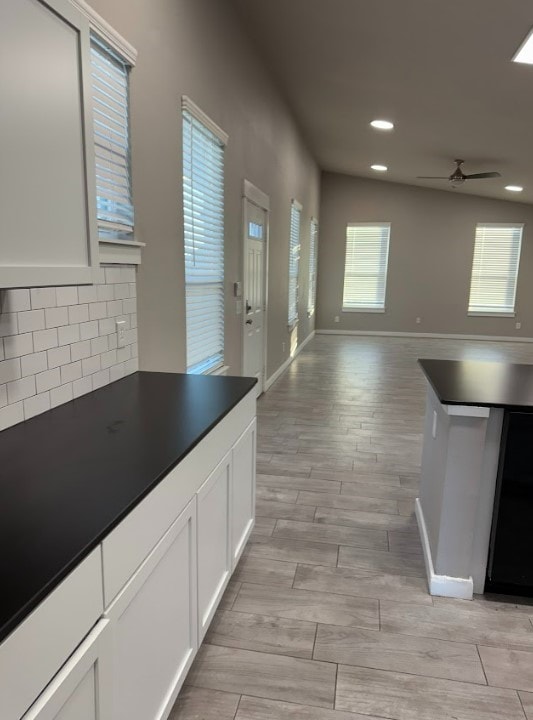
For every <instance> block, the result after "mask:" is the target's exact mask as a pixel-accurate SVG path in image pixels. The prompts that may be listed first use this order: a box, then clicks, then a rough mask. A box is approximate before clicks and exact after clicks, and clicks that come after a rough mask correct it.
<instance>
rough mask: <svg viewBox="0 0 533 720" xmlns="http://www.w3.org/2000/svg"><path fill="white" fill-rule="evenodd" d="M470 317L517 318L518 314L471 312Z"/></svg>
mask: <svg viewBox="0 0 533 720" xmlns="http://www.w3.org/2000/svg"><path fill="white" fill-rule="evenodd" d="M468 316H469V317H494V318H514V317H515V316H516V313H514V312H496V311H494V310H492V311H491V312H477V311H476V312H474V311H469V312H468Z"/></svg>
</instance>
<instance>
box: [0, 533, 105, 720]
mask: <svg viewBox="0 0 533 720" xmlns="http://www.w3.org/2000/svg"><path fill="white" fill-rule="evenodd" d="M102 612H103V588H102V563H101V554H100V548H99V547H98V548H96V549H95V550H93V552H92V553H91V554H90V555H89V556H88V557H87V558H86V559H85V560H84V561H83V562H82V563H81V564H80V565H79V566H78V567H77V568H76V569H75V570H73V571H72V572H71V573H70V575H69V576H68V577H66V578H65V580H63V582H62V583H61V584H60V585H59V586H58V587H57V588H56V589H55V590H54V591H53V592H52V593H51V594H50V595H49V596H48V597H47V598H46V599H45V600H43V602H42V603H41V604H40V605H38V606H37V608H35V610H34V611H33V612H32V613H31V615H29V616H28V617H27V618H26V620H24V622H23V623H22V624H21V625H19V626H18V628H17V629H16V630H15V631H14V632H13V633H12V634H11V635H9V637H8V638H7V639H6V640H5V641H4V642H3V643H2V645H0V718H2V720H19V718H20V717H21V715H23V714H24V712H25V711H26V710H27V709H28V708H29V706H30V705H31V704H32V703H33V702H34V700H35V699H36V698H37V696H38V695H39V694H40V693H41V692H42V690H43V689H44V687H45V686H46V685H47V684H48V683H49V682H50V680H52V678H53V677H54V675H55V674H56V673H57V671H58V670H59V669H60V668H61V666H62V665H63V664H64V663H65V662H66V660H67V658H68V657H69V656H70V655H71V654H72V652H73V651H74V650H75V649H76V647H77V646H78V645H79V644H80V642H81V640H82V639H83V638H84V637H85V636H86V635H87V633H88V632H89V631H90V629H91V628H92V627H93V625H94V624H95V623H96V622H97V620H98V618H99V617H100V615H101V614H102Z"/></svg>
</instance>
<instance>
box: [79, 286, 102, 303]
mask: <svg viewBox="0 0 533 720" xmlns="http://www.w3.org/2000/svg"><path fill="white" fill-rule="evenodd" d="M97 300H98V296H97V293H96V285H81V286H80V287H79V288H78V302H80V303H92V302H96V301H97Z"/></svg>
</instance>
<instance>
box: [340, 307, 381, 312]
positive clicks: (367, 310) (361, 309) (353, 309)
mask: <svg viewBox="0 0 533 720" xmlns="http://www.w3.org/2000/svg"><path fill="white" fill-rule="evenodd" d="M342 312H343V313H384V312H385V308H342Z"/></svg>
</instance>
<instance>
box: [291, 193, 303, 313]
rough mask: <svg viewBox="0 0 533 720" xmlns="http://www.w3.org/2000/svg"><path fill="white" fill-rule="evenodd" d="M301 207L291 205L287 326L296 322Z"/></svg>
mask: <svg viewBox="0 0 533 720" xmlns="http://www.w3.org/2000/svg"><path fill="white" fill-rule="evenodd" d="M301 217H302V207H301V205H300V204H299V203H298V202H296V200H293V201H292V204H291V227H290V237H289V313H288V320H289V325H290V326H292V325H295V324H296V323H297V322H298V280H299V272H300V223H301Z"/></svg>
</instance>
